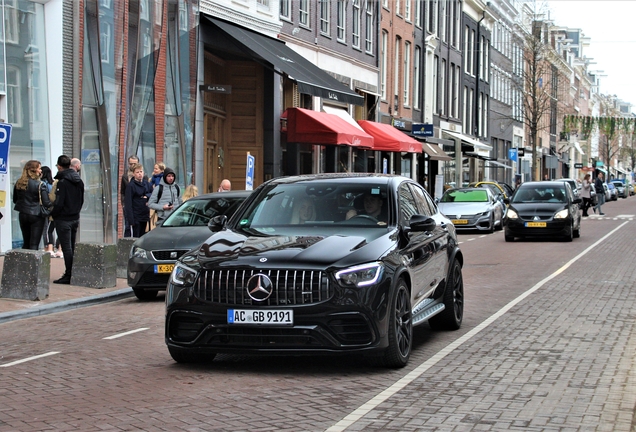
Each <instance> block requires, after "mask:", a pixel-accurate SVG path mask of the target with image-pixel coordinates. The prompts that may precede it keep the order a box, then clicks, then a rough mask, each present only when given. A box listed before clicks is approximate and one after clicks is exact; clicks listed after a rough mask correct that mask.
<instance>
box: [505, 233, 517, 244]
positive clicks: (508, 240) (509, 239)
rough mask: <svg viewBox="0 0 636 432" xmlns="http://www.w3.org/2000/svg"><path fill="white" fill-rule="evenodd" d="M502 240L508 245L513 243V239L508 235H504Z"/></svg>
mask: <svg viewBox="0 0 636 432" xmlns="http://www.w3.org/2000/svg"><path fill="white" fill-rule="evenodd" d="M504 239H505V240H506V242H508V243H512V242H513V241H515V238H514V237H513V236H509V235H507V234H506V235H504Z"/></svg>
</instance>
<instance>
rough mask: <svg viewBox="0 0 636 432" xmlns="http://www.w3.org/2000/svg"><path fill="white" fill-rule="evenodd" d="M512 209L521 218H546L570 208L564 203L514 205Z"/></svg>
mask: <svg viewBox="0 0 636 432" xmlns="http://www.w3.org/2000/svg"><path fill="white" fill-rule="evenodd" d="M510 207H511V208H512V209H513V210H515V211H516V212H517V214H518V215H519V216H524V217H528V216H534V215H537V216H545V215H552V214H554V213H556V212H558V211H561V210H563V209H566V208H567V207H568V206H567V204H564V203H550V202H545V203H537V202H533V203H527V204H526V203H513V204H510Z"/></svg>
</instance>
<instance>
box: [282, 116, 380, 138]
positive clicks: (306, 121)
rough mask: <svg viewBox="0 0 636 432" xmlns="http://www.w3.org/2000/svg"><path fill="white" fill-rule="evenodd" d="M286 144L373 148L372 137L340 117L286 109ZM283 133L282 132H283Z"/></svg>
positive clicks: (283, 117)
mask: <svg viewBox="0 0 636 432" xmlns="http://www.w3.org/2000/svg"><path fill="white" fill-rule="evenodd" d="M281 118H282V119H285V118H286V119H287V142H290V143H292V142H293V143H309V144H321V145H325V144H331V145H350V146H352V147H367V148H372V147H373V137H372V136H371V135H369V134H367V133H365V132H364V131H363V130H360V129H358V128H356V127H355V126H353V125H351V124H349V123H348V122H346V121H345V120H343V119H341V118H340V117H338V116H336V115H333V114H327V113H324V112H318V111H311V110H306V109H303V108H288V109H287V110H286V111H285V112H284V113H283V115H282V116H281ZM283 132H284V130H283Z"/></svg>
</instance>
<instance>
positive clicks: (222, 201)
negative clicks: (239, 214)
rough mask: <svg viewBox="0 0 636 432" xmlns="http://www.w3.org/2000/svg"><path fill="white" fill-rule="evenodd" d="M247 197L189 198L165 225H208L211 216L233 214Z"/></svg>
mask: <svg viewBox="0 0 636 432" xmlns="http://www.w3.org/2000/svg"><path fill="white" fill-rule="evenodd" d="M244 199H245V198H242V197H241V198H225V197H224V198H215V199H189V200H188V201H186V202H184V203H183V204H181V205H180V206H179V207H177V209H176V210H175V211H174V212H173V213H172V214H171V215H170V216H169V217H168V218H167V219H166V221H165V222H164V223H163V225H162V226H164V227H183V226H206V225H207V224H208V222H209V221H210V219H211V218H213V217H214V216H218V215H231V214H232V213H234V212H235V211H236V209H237V208H238V206H239V205H240V204H241V203H242V202H243V200H244Z"/></svg>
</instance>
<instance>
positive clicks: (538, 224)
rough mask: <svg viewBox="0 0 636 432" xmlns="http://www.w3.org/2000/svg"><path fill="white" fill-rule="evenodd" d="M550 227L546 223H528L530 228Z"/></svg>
mask: <svg viewBox="0 0 636 432" xmlns="http://www.w3.org/2000/svg"><path fill="white" fill-rule="evenodd" d="M546 226H548V224H546V223H545V222H526V227H528V228H545V227H546Z"/></svg>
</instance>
